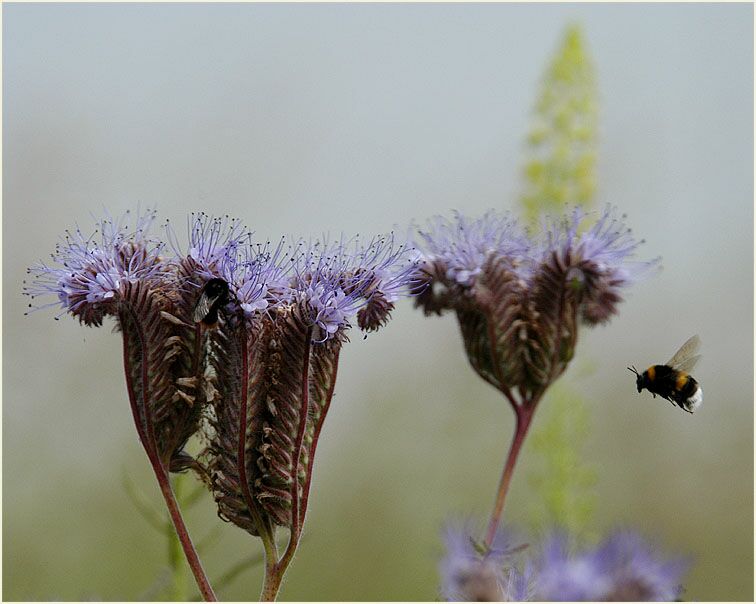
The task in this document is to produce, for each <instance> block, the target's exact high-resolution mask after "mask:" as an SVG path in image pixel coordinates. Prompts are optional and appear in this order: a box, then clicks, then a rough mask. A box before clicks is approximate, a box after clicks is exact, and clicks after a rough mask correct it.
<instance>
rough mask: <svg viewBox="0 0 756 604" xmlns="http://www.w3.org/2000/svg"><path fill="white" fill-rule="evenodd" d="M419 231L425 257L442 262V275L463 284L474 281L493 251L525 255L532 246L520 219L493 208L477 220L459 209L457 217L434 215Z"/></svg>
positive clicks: (504, 254) (519, 255)
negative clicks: (519, 223)
mask: <svg viewBox="0 0 756 604" xmlns="http://www.w3.org/2000/svg"><path fill="white" fill-rule="evenodd" d="M418 232H419V234H420V237H421V238H422V239H423V241H424V243H425V245H424V248H425V249H426V253H425V260H426V261H427V262H428V263H431V264H432V263H434V262H439V263H441V264H442V265H443V266H444V269H445V270H444V275H443V276H444V277H445V278H446V279H447V280H448V281H450V282H455V283H457V284H459V285H461V286H464V287H470V286H472V285H473V284H474V283H475V279H476V277H477V276H478V275H479V274H480V273H481V271H482V270H483V267H484V265H485V264H486V261H487V259H488V257H489V256H490V255H492V254H495V255H500V256H506V257H512V258H520V257H523V258H524V256H525V254H526V253H527V250H528V247H529V242H528V240H527V238H526V237H525V233H524V232H523V230H522V228H521V227H520V226H519V225H518V223H517V221H516V220H515V219H514V218H513V217H512V216H510V215H509V214H498V213H497V212H495V211H494V210H489V211H488V212H486V213H485V214H484V215H483V216H482V217H481V218H478V219H477V220H470V219H468V218H466V217H465V216H463V215H462V214H460V213H459V212H455V213H454V221H450V220H447V219H446V218H443V217H441V216H435V217H434V218H432V219H431V220H430V221H429V229H428V230H427V231H418Z"/></svg>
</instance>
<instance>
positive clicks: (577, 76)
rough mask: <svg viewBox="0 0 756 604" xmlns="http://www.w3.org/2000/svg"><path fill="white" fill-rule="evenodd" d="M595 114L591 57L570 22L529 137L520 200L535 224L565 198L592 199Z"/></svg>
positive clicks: (566, 200) (546, 79)
mask: <svg viewBox="0 0 756 604" xmlns="http://www.w3.org/2000/svg"><path fill="white" fill-rule="evenodd" d="M597 113H598V110H597V102H596V82H595V77H594V70H593V62H592V61H591V59H590V57H589V55H588V52H587V50H586V48H585V44H584V42H583V35H582V33H581V30H580V28H579V27H578V26H576V25H571V26H570V27H568V28H567V30H566V32H565V35H564V39H563V40H562V43H561V45H560V47H559V48H558V50H557V52H556V54H555V56H554V57H553V59H552V60H551V63H550V64H549V66H548V68H547V70H546V74H545V76H544V79H543V84H542V89H541V92H540V95H539V96H538V99H537V101H536V104H535V108H534V120H533V125H532V127H531V130H530V132H529V134H528V138H527V145H528V159H527V160H526V162H525V166H524V168H523V174H524V177H525V181H526V187H525V191H524V192H523V194H522V196H521V198H520V201H521V203H522V205H523V207H524V210H525V215H526V217H527V219H528V220H529V221H530V222H531V223H533V222H535V221H536V220H537V218H538V216H539V215H540V214H541V213H542V212H544V211H547V212H548V211H554V212H558V211H561V208H562V206H563V205H564V204H565V203H578V204H581V205H588V204H590V203H591V201H592V200H593V196H594V193H595V191H596V175H595V167H596V131H597Z"/></svg>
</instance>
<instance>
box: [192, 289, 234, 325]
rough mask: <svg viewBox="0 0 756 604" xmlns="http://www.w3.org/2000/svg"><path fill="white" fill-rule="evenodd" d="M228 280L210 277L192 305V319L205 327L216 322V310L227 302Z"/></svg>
mask: <svg viewBox="0 0 756 604" xmlns="http://www.w3.org/2000/svg"><path fill="white" fill-rule="evenodd" d="M228 296H229V293H228V282H227V281H225V280H223V279H210V280H209V281H208V282H207V283H205V285H204V286H203V288H202V291H201V292H200V296H199V298H198V299H197V302H196V304H195V305H194V311H193V313H192V314H193V319H194V322H195V323H202V324H203V325H205V327H215V326H216V325H217V324H218V311H219V310H220V309H221V308H222V307H223V306H224V305H225V304H226V303H227V302H228Z"/></svg>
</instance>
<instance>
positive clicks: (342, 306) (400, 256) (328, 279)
mask: <svg viewBox="0 0 756 604" xmlns="http://www.w3.org/2000/svg"><path fill="white" fill-rule="evenodd" d="M300 247H301V250H300V253H299V254H298V255H297V257H296V258H295V262H294V277H293V279H292V282H291V286H290V290H289V292H288V296H289V298H290V299H291V300H294V301H297V302H300V303H302V304H303V308H304V309H305V310H304V312H305V315H306V318H305V320H306V321H307V322H308V323H309V324H311V325H312V326H313V328H314V334H313V337H314V339H315V340H316V341H319V342H324V341H325V340H327V339H329V338H333V337H336V336H337V334H343V333H344V332H345V331H346V330H347V329H348V328H349V327H351V321H353V320H354V319H355V318H356V319H357V323H358V325H359V327H360V328H361V329H362V330H364V331H373V330H376V329H378V328H379V327H380V326H382V325H383V324H385V323H386V321H387V320H388V318H389V316H390V313H391V311H392V310H393V308H394V303H395V302H396V301H397V300H398V299H399V298H400V297H401V296H404V295H409V294H410V293H411V291H412V289H413V288H414V286H415V280H416V277H415V275H416V269H417V262H416V260H414V259H413V254H412V251H411V250H410V249H408V248H407V246H406V245H404V244H398V245H397V244H396V243H395V241H394V237H393V234H391V235H389V236H385V237H377V238H375V239H373V240H371V241H370V242H368V243H367V244H362V243H361V242H360V240H359V238H355V239H353V240H351V241H346V242H345V241H343V240H342V241H338V242H335V243H331V244H328V243H326V244H323V243H321V242H310V243H307V244H305V243H304V242H302V244H301V246H300Z"/></svg>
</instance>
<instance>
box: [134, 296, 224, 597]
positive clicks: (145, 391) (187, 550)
mask: <svg viewBox="0 0 756 604" xmlns="http://www.w3.org/2000/svg"><path fill="white" fill-rule="evenodd" d="M127 309H128V312H129V315H130V316H126V314H125V313H122V314H121V316H120V322H121V327H122V329H124V334H123V363H124V371H125V373H126V389H127V391H128V394H129V403H130V404H131V412H132V415H133V416H134V423H135V424H136V429H137V433H138V434H139V439H140V441H141V442H142V446H143V447H144V450H145V452H146V453H147V457H148V459H149V460H150V464H151V465H152V469H153V471H154V472H155V478H156V479H157V481H158V485H159V486H160V492H161V493H162V495H163V498H164V499H165V505H166V507H167V508H168V513H169V515H170V517H171V521H172V522H173V526H174V528H175V529H176V534H177V535H178V538H179V541H180V542H181V547H182V548H183V550H184V554H185V555H186V560H187V562H188V563H189V567H190V568H191V570H192V574H193V575H194V579H195V581H196V582H197V587H198V588H199V590H200V593H201V594H202V598H203V599H204V600H205V601H206V602H215V601H216V600H217V598H216V597H215V593H214V592H213V588H212V587H211V586H210V581H209V580H208V578H207V575H206V574H205V571H204V569H203V568H202V563H201V562H200V559H199V556H198V555H197V550H196V549H195V547H194V544H193V543H192V540H191V537H189V531H188V530H187V528H186V524H184V519H183V517H182V516H181V511H180V510H179V507H178V503H177V502H176V497H175V496H174V494H173V489H172V488H171V482H170V479H169V478H168V472H166V469H165V465H164V464H163V462H162V460H161V459H160V456H159V455H158V450H157V444H156V442H155V431H154V427H153V425H152V418H151V417H150V414H149V409H148V406H147V404H146V401H147V400H148V398H149V372H148V370H147V358H148V357H147V345H146V342H145V339H144V334H143V333H142V331H141V329H140V328H139V324H138V322H137V318H136V316H135V315H134V313H133V310H132V309H131V308H128V307H127ZM127 322H128V323H130V324H131V325H132V326H133V328H134V331H135V332H136V334H137V337H138V338H139V347H140V354H141V359H142V372H141V378H142V410H143V411H144V418H142V414H141V413H140V406H139V402H138V401H137V399H136V395H135V392H134V387H133V384H132V383H131V362H130V356H129V348H128V340H127V337H126V331H125V330H126V329H127V328H126V324H127ZM142 421H144V424H143V423H142Z"/></svg>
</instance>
